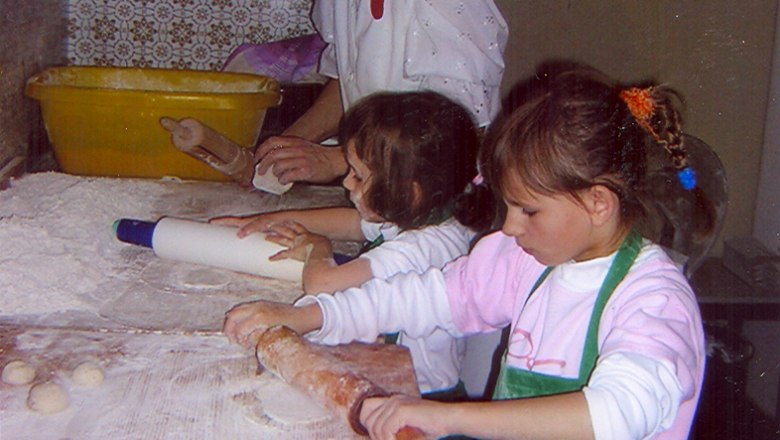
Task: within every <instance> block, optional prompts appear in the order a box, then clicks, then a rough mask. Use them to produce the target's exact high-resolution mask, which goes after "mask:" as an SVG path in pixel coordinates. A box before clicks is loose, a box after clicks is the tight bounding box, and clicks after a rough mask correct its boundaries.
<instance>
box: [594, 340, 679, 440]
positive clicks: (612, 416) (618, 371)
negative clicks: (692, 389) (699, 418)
mask: <svg viewBox="0 0 780 440" xmlns="http://www.w3.org/2000/svg"><path fill="white" fill-rule="evenodd" d="M583 392H584V393H585V398H586V400H587V402H588V409H589V410H590V418H591V421H592V423H593V432H594V434H595V438H596V440H612V439H615V440H625V439H643V438H648V437H653V436H654V435H655V434H658V433H660V432H662V431H664V430H666V429H668V428H669V427H671V426H672V424H673V423H674V420H675V418H676V417H677V411H678V409H679V407H680V404H681V402H682V400H683V398H684V396H683V394H684V393H683V389H682V386H681V385H680V382H679V381H678V379H677V375H676V374H675V372H674V369H673V366H671V365H669V364H667V363H664V362H659V361H657V360H655V359H652V358H649V357H647V356H642V355H638V354H632V353H622V354H617V353H616V354H612V355H608V356H606V357H604V358H602V359H600V360H599V362H598V365H597V366H596V369H595V370H594V371H593V375H592V376H591V378H590V381H589V382H588V385H587V386H586V387H585V388H583Z"/></svg>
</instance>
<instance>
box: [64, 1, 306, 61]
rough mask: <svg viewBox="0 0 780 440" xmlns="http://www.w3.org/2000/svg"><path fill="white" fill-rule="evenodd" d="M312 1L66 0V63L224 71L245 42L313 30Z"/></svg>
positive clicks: (270, 39) (290, 35)
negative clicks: (310, 14) (229, 60)
mask: <svg viewBox="0 0 780 440" xmlns="http://www.w3.org/2000/svg"><path fill="white" fill-rule="evenodd" d="M310 10H311V0H69V1H68V4H67V16H68V43H67V53H68V62H69V63H70V64H72V65H81V66H116V67H160V68H177V69H195V70H219V69H220V68H221V67H222V65H223V63H224V62H225V60H226V59H227V57H228V55H230V53H231V52H232V51H233V49H235V48H236V47H238V46H239V45H240V44H242V43H255V44H259V43H264V42H269V41H277V40H282V39H285V38H290V37H296V36H301V35H308V34H312V33H314V32H315V30H314V27H313V26H312V24H311V21H310V19H309V12H310Z"/></svg>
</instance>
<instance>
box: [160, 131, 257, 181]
mask: <svg viewBox="0 0 780 440" xmlns="http://www.w3.org/2000/svg"><path fill="white" fill-rule="evenodd" d="M160 125H162V126H163V128H165V129H166V130H168V132H170V133H171V142H172V143H173V145H174V146H175V147H176V148H177V149H179V150H180V151H182V152H184V153H187V154H189V155H190V156H193V157H195V158H196V159H199V160H201V161H203V162H205V163H206V164H208V165H209V166H211V167H212V168H214V169H216V170H217V171H219V172H221V173H223V174H225V175H227V176H229V177H230V178H232V179H233V180H235V181H237V182H238V183H240V184H242V185H244V186H249V185H251V182H252V177H253V175H254V157H253V156H252V153H251V152H250V151H249V149H247V148H244V147H242V146H241V145H238V144H237V143H235V142H233V141H231V140H230V139H228V138H226V137H224V136H222V135H221V134H219V133H217V132H216V131H214V130H213V129H212V128H210V127H208V126H206V125H204V124H203V123H201V122H200V121H197V120H195V119H192V118H184V119H182V120H180V121H177V120H175V119H172V118H167V117H162V118H160Z"/></svg>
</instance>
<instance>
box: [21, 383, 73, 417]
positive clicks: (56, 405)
mask: <svg viewBox="0 0 780 440" xmlns="http://www.w3.org/2000/svg"><path fill="white" fill-rule="evenodd" d="M69 405H70V399H69V398H68V393H66V392H65V389H63V388H62V387H61V386H60V385H59V384H57V383H54V382H43V383H39V384H38V385H35V386H33V387H32V388H30V394H29V395H28V396H27V407H28V408H30V409H31V410H33V411H35V412H39V413H41V414H54V413H58V412H60V411H62V410H64V409H65V408H67V407H68V406H69Z"/></svg>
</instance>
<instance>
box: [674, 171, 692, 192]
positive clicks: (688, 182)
mask: <svg viewBox="0 0 780 440" xmlns="http://www.w3.org/2000/svg"><path fill="white" fill-rule="evenodd" d="M677 178H678V179H680V184H681V185H682V187H683V188H684V189H685V190H686V191H690V190H692V189H694V188H696V173H695V172H694V171H693V168H691V167H685V168H683V169H681V170H680V171H678V172H677Z"/></svg>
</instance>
